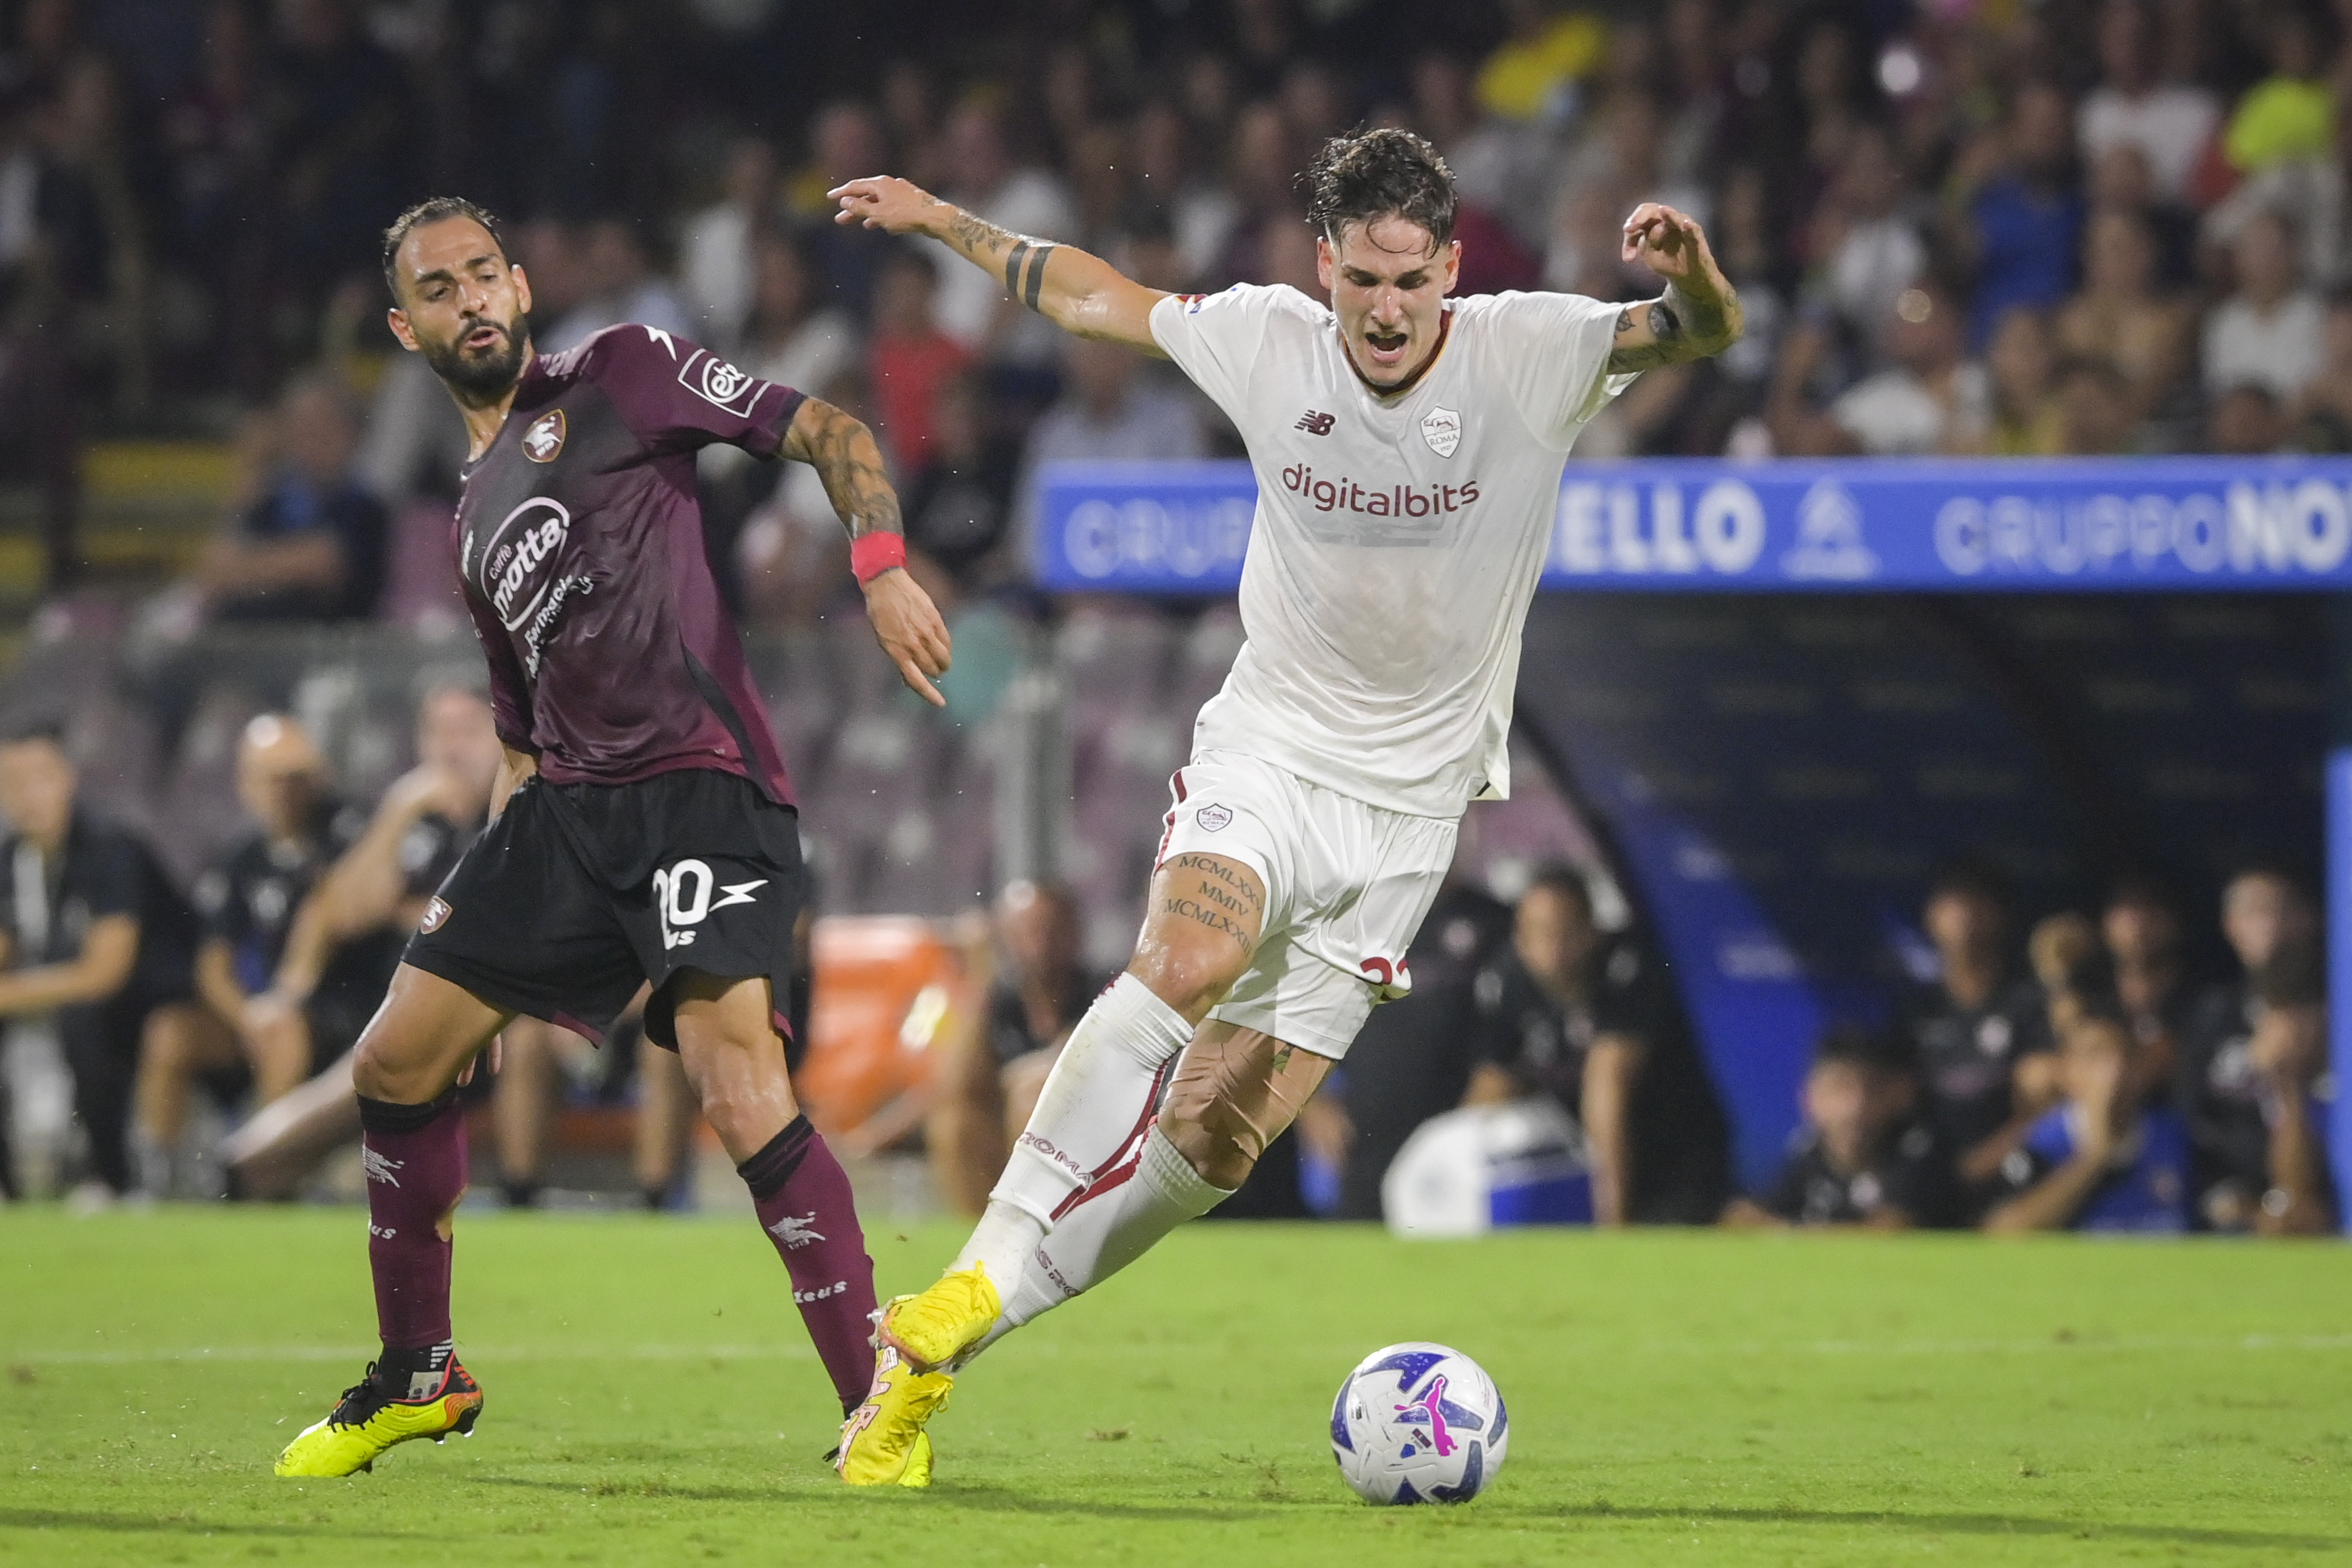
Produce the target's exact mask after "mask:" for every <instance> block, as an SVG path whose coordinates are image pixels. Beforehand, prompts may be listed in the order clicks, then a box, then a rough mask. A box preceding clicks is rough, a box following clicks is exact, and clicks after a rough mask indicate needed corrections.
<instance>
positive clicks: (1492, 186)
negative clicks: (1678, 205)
mask: <svg viewBox="0 0 2352 1568" xmlns="http://www.w3.org/2000/svg"><path fill="white" fill-rule="evenodd" d="M1411 120H1412V128H1413V129H1414V130H1417V131H1420V132H1421V133H1422V134H1423V135H1424V136H1426V137H1428V138H1429V139H1430V141H1433V142H1434V143H1436V145H1437V150H1438V151H1439V152H1442V153H1444V156H1445V162H1446V166H1447V167H1448V168H1450V169H1452V170H1453V171H1454V189H1455V191H1456V192H1457V193H1459V195H1460V201H1461V207H1460V213H1461V214H1471V213H1475V214H1477V217H1476V220H1475V222H1476V224H1477V225H1479V226H1481V227H1484V226H1485V225H1497V226H1499V228H1500V231H1501V232H1500V233H1499V234H1498V235H1496V242H1497V243H1498V244H1501V243H1507V244H1508V246H1510V247H1511V250H1512V251H1513V252H1516V253H1517V257H1518V258H1519V259H1520V260H1521V261H1522V262H1524V260H1525V259H1526V258H1527V257H1528V255H1529V252H1530V249H1531V247H1534V246H1540V245H1541V244H1542V243H1543V239H1544V219H1543V210H1542V196H1543V193H1544V190H1545V188H1546V186H1547V185H1548V184H1549V178H1550V169H1549V163H1550V159H1549V157H1548V156H1547V145H1546V139H1545V138H1544V137H1543V135H1542V134H1541V133H1540V132H1538V131H1535V130H1533V129H1532V128H1530V127H1528V126H1527V125H1524V124H1520V123H1517V122H1515V121H1512V120H1505V119H1503V118H1502V117H1501V116H1499V115H1496V114H1494V113H1491V112H1485V111H1482V110H1480V108H1479V107H1478V105H1477V103H1476V101H1475V99H1474V97H1473V94H1472V89H1471V77H1470V70H1469V68H1468V67H1466V66H1465V65H1464V64H1463V62H1462V61H1461V60H1460V59H1459V58H1457V57H1454V56H1452V55H1444V54H1424V55H1422V56H1421V57H1418V58H1417V59H1415V60H1414V61H1413V63H1412V115H1411ZM1681 172H1684V173H1685V174H1686V173H1687V171H1681ZM1460 221H1461V219H1460V216H1459V214H1457V218H1456V223H1457V225H1458V224H1459V223H1460ZM1471 248H1472V247H1471V246H1469V245H1468V244H1467V243H1466V242H1465V245H1464V246H1463V249H1464V252H1465V255H1464V256H1463V266H1464V267H1465V275H1466V276H1475V273H1470V272H1469V270H1468V269H1469V268H1470V267H1471V263H1472V260H1473V257H1472V256H1470V255H1469V254H1468V253H1469V251H1470V250H1471ZM1507 259H1508V258H1507ZM1480 265H1481V266H1482V267H1483V266H1485V265H1486V263H1485V262H1484V261H1481V262H1480ZM1518 287H1526V286H1525V285H1524V284H1522V285H1518ZM1481 291H1482V290H1481V289H1480V288H1478V287H1471V286H1469V285H1468V284H1467V283H1466V282H1465V286H1464V287H1463V289H1462V292H1464V293H1465V294H1475V293H1479V292H1481Z"/></svg>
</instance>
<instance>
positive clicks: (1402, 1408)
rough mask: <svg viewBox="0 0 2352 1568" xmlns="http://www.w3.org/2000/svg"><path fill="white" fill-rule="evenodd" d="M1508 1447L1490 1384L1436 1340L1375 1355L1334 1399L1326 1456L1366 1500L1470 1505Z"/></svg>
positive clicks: (1503, 1417)
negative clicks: (1465, 1503)
mask: <svg viewBox="0 0 2352 1568" xmlns="http://www.w3.org/2000/svg"><path fill="white" fill-rule="evenodd" d="M1509 1447H1510V1416H1509V1414H1508V1412H1507V1411H1505V1410H1504V1408H1503V1396H1501V1395H1500V1394H1498V1393H1496V1391H1495V1380H1494V1379H1493V1378H1491V1377H1488V1376H1487V1375H1486V1372H1485V1370H1484V1369H1483V1368H1481V1367H1480V1366H1479V1364H1477V1363H1476V1362H1475V1361H1473V1360H1471V1359H1470V1358H1469V1357H1468V1356H1466V1355H1465V1354H1462V1353H1461V1352H1460V1351H1458V1350H1450V1349H1448V1348H1447V1347H1446V1346H1444V1345H1442V1344H1430V1343H1426V1342H1423V1341H1415V1342H1413V1343H1407V1344H1392V1345H1390V1346H1389V1347H1388V1348H1387V1349H1385V1350H1376V1351H1374V1352H1372V1354H1370V1355H1368V1356H1366V1357H1365V1358H1364V1359H1363V1361H1362V1363H1361V1364H1359V1365H1358V1366H1357V1368H1356V1370H1355V1371H1353V1372H1351V1373H1349V1374H1348V1381H1347V1382H1345V1383H1342V1384H1341V1385H1339V1397H1338V1398H1337V1399H1334V1400H1333V1401H1332V1402H1331V1457H1332V1458H1336V1459H1338V1460H1339V1473H1340V1474H1341V1475H1342V1476H1344V1477H1346V1478H1347V1480H1348V1484H1349V1486H1351V1487H1353V1488H1355V1489H1356V1492H1357V1495H1358V1496H1360V1497H1361V1498H1362V1499H1363V1500H1365V1501H1366V1502H1377V1503H1402V1502H1468V1501H1469V1500H1471V1499H1472V1498H1474V1497H1476V1496H1477V1495H1478V1493H1479V1492H1480V1491H1481V1490H1483V1489H1484V1488H1486V1486H1487V1485H1488V1483H1490V1482H1492V1481H1493V1480H1494V1479H1495V1474H1496V1471H1498V1470H1500V1469H1502V1468H1503V1454H1504V1452H1505V1450H1507V1448H1509Z"/></svg>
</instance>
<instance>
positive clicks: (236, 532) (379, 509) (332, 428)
mask: <svg viewBox="0 0 2352 1568" xmlns="http://www.w3.org/2000/svg"><path fill="white" fill-rule="evenodd" d="M358 438H359V433H358V431H357V429H356V428H355V422H354V419H353V415H352V410H351V405H350V403H349V402H348V401H347V399H346V396H345V394H344V392H343V389H342V386H341V383H340V382H337V381H335V380H334V379H333V378H331V377H330V376H327V375H325V374H323V373H319V372H313V373H310V374H307V375H303V376H299V377H298V378H296V379H295V380H294V381H293V382H290V383H289V384H288V386H287V389H286V391H285V392H284V393H283V395H281V396H280V397H279V398H278V405H277V407H276V409H275V410H274V411H273V412H272V413H271V414H270V415H269V416H268V417H267V418H266V419H257V420H256V421H254V422H253V423H251V424H250V425H249V426H248V434H247V445H246V451H245V452H244V454H243V456H244V459H245V462H246V464H247V469H248V473H247V478H246V480H245V484H246V486H247V489H248V492H249V496H250V498H249V499H248V500H247V502H246V503H245V504H244V505H243V507H241V509H240V511H239V513H238V515H237V517H236V521H235V522H234V523H232V524H230V525H229V526H228V527H227V528H224V529H223V530H222V531H221V532H220V533H218V534H216V535H215V536H214V538H213V540H212V542H211V543H210V544H209V545H208V546H206V547H205V553H204V555H203V557H202V558H201V559H199V560H198V562H197V564H196V573H195V585H196V588H197V590H198V591H199V592H200V593H201V594H202V595H203V596H204V599H205V603H206V604H207V605H208V606H209V608H210V610H211V612H212V614H213V615H214V616H215V618H216V619H219V620H223V621H345V620H363V619H365V618H366V617H368V616H369V615H372V614H373V613H374V612H375V606H376V601H377V600H378V599H379V598H380V597H382V595H383V580H384V570H385V553H386V549H387V548H388V542H389V541H388V538H387V528H388V524H387V521H386V518H385V516H384V510H383V503H381V502H379V501H378V500H377V499H376V498H375V497H373V496H371V495H369V494H368V493H367V491H366V490H364V489H362V487H361V486H360V484H359V481H358V479H357V477H356V476H354V475H353V473H352V456H353V453H354V451H355V449H356V446H357V444H358Z"/></svg>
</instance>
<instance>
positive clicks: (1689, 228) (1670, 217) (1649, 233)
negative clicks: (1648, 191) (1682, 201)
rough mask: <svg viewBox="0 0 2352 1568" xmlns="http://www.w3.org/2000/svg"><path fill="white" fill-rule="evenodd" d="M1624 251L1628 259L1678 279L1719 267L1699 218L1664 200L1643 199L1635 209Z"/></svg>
mask: <svg viewBox="0 0 2352 1568" xmlns="http://www.w3.org/2000/svg"><path fill="white" fill-rule="evenodd" d="M1621 254H1622V258H1623V259H1624V260H1626V261H1629V262H1633V261H1637V262H1640V263H1641V264H1642V265H1643V267H1648V268H1649V269H1650V270H1651V271H1652V272H1654V273H1656V274H1657V275H1658V276H1659V277H1663V278H1665V279H1667V280H1669V281H1670V282H1674V283H1690V282H1695V281H1697V280H1699V279H1702V278H1704V277H1708V276H1710V275H1711V274H1713V272H1714V271H1715V256H1714V255H1713V253H1712V252H1710V251H1709V250H1708V249H1707V246H1706V233H1705V232H1704V231H1703V230H1701V229H1700V227H1699V226H1698V220H1697V219H1696V218H1692V217H1687V216H1685V214H1681V213H1678V212H1676V211H1675V209H1674V208H1672V207H1670V206H1667V205H1666V204H1664V203H1663V202H1643V204H1641V205H1640V206H1638V207H1635V208H1634V209H1633V216H1631V217H1629V218H1627V219H1626V220H1625V243H1624V248H1623V250H1622V253H1621Z"/></svg>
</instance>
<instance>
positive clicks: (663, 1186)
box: [490, 987, 805, 1213]
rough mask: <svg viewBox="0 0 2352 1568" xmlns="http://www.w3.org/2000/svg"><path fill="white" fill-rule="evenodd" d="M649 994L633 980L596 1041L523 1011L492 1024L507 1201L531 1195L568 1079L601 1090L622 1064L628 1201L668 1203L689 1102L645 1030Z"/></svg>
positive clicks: (682, 1151)
mask: <svg viewBox="0 0 2352 1568" xmlns="http://www.w3.org/2000/svg"><path fill="white" fill-rule="evenodd" d="M648 994H650V993H649V991H648V990H647V988H644V987H640V988H638V992H637V997H636V999H635V1001H634V1002H633V1003H631V1005H630V1010H629V1011H627V1012H625V1013H624V1014H623V1015H622V1016H621V1018H619V1019H616V1020H615V1021H614V1027H613V1031H612V1034H611V1036H610V1037H609V1038H608V1039H607V1040H605V1042H604V1045H602V1046H601V1047H600V1046H598V1045H595V1044H593V1043H592V1042H591V1041H590V1040H588V1039H587V1037H585V1036H584V1035H580V1034H575V1033H574V1032H572V1030H568V1029H564V1028H562V1027H561V1026H559V1025H556V1024H551V1023H548V1022H546V1021H544V1020H542V1019H535V1018H530V1017H527V1016H519V1017H517V1018H516V1019H515V1020H514V1021H513V1022H512V1023H509V1024H508V1025H507V1027H506V1028H505V1029H504V1030H500V1031H499V1073H498V1078H497V1079H496V1081H495V1082H493V1084H492V1086H491V1091H490V1120H491V1123H492V1124H493V1125H494V1126H495V1127H496V1128H497V1130H498V1148H499V1187H500V1188H501V1190H502V1191H503V1193H504V1195H505V1197H506V1203H507V1207H509V1208H531V1207H537V1206H538V1204H539V1201H540V1199H541V1196H542V1188H543V1185H544V1184H543V1180H542V1177H543V1176H544V1174H545V1164H546V1159H547V1149H548V1145H549V1144H550V1143H551V1141H552V1139H553V1135H554V1133H555V1128H556V1113H557V1111H558V1109H559V1107H560V1106H561V1104H562V1102H563V1100H564V1099H565V1097H566V1087H565V1086H566V1083H567V1082H568V1081H569V1082H585V1083H587V1084H589V1085H590V1086H591V1087H592V1089H593V1092H595V1093H596V1094H597V1095H598V1096H599V1097H600V1098H604V1097H610V1096H613V1095H614V1094H615V1093H617V1092H619V1090H620V1089H621V1087H622V1086H623V1083H624V1077H623V1075H624V1074H625V1073H627V1072H628V1071H631V1070H634V1071H635V1077H636V1087H637V1096H636V1099H637V1103H636V1116H635V1139H634V1144H635V1146H634V1148H633V1149H632V1151H631V1153H632V1156H633V1157H632V1162H631V1163H632V1166H633V1170H632V1174H633V1175H634V1176H635V1178H636V1183H637V1201H638V1203H639V1204H640V1205H642V1206H643V1207H645V1208H646V1210H647V1211H649V1212H654V1213H658V1212H660V1211H661V1210H662V1209H665V1208H667V1207H669V1204H670V1200H671V1198H672V1197H673V1196H674V1195H675V1192H676V1189H677V1178H678V1173H679V1172H680V1170H681V1169H683V1168H684V1166H685V1164H686V1153H687V1145H688V1134H690V1133H691V1132H692V1131H693V1126H694V1118H695V1102H694V1096H693V1093H692V1091H691V1090H690V1088H689V1087H688V1083H687V1078H686V1069H685V1068H684V1067H683V1066H681V1065H680V1064H679V1061H678V1055H677V1052H676V1051H664V1050H663V1049H662V1048H661V1047H659V1046H657V1045H655V1044H653V1043H652V1042H651V1041H649V1040H646V1037H645V1029H644V1009H645V999H646V996H647V995H648ZM803 1021H805V1020H803Z"/></svg>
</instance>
